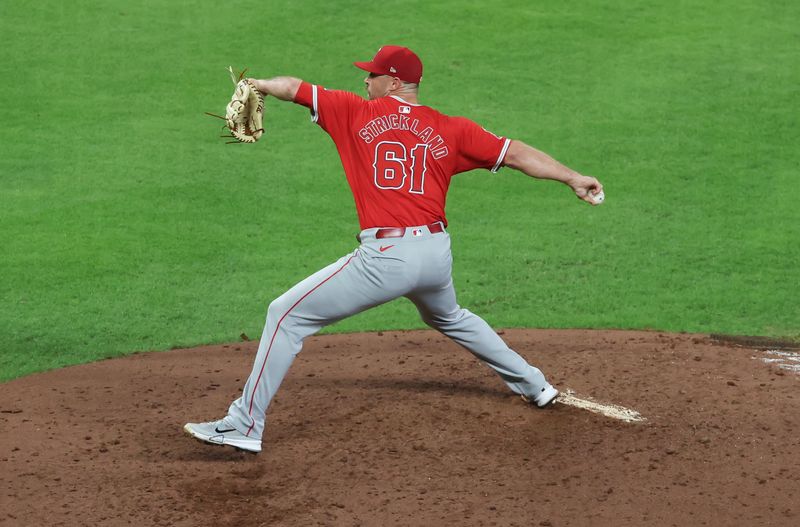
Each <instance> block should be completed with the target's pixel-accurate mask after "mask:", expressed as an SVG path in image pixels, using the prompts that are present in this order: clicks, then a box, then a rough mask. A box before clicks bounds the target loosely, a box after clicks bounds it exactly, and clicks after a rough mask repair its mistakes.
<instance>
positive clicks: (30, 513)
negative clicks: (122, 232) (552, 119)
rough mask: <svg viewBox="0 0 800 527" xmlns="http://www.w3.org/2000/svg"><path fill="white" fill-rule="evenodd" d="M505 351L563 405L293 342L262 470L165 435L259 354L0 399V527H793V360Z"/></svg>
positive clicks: (526, 348)
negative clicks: (538, 371) (623, 416)
mask: <svg viewBox="0 0 800 527" xmlns="http://www.w3.org/2000/svg"><path fill="white" fill-rule="evenodd" d="M502 333H503V336H504V338H505V339H506V340H507V342H508V343H509V344H510V345H511V346H512V347H513V348H514V349H516V350H518V351H519V352H520V353H521V354H522V355H524V356H525V357H526V358H528V359H529V360H530V361H531V362H532V363H534V364H536V365H538V366H540V367H541V368H542V369H543V370H544V371H545V373H546V374H547V375H548V377H549V378H550V380H551V381H552V382H553V383H554V384H555V385H556V386H558V387H559V388H561V389H562V390H564V389H567V388H568V389H570V390H571V391H572V394H571V398H570V399H567V402H569V403H570V404H565V403H564V402H562V403H560V404H556V405H554V406H553V407H551V408H550V409H546V410H538V409H535V408H532V407H530V406H528V405H526V404H524V403H523V402H522V401H521V400H520V399H519V398H518V397H516V396H513V395H511V394H510V393H509V392H508V391H507V390H506V388H505V386H504V385H503V384H502V383H501V381H500V380H499V379H498V378H497V377H496V376H495V375H494V374H493V373H492V372H491V371H490V370H489V369H488V368H487V367H485V366H484V365H483V364H480V363H478V362H477V361H476V360H475V359H474V358H473V357H472V356H471V355H470V354H469V353H467V352H466V351H464V350H462V349H461V348H459V347H458V346H456V345H454V344H452V343H450V342H449V341H448V340H447V339H446V338H444V337H442V336H440V335H439V334H437V333H434V332H428V331H415V332H386V333H378V334H368V335H336V336H323V337H314V338H311V339H309V340H308V341H307V345H306V348H305V350H304V351H303V353H302V354H301V355H300V356H299V357H298V359H297V360H296V361H295V364H294V366H293V368H292V370H291V371H290V372H289V376H288V377H287V378H286V381H285V382H284V385H283V387H282V388H281V391H280V392H279V393H278V396H277V398H276V400H275V402H274V404H273V406H272V408H271V410H270V414H269V419H268V423H267V433H266V436H265V438H264V439H265V440H264V451H263V452H262V453H261V454H259V455H253V454H246V453H242V452H238V451H235V450H233V449H230V448H229V447H216V446H211V445H203V444H201V443H199V442H197V441H194V440H192V439H190V438H188V437H187V436H185V435H184V434H183V432H182V430H181V428H182V426H183V424H184V423H185V422H187V421H197V420H212V419H216V418H219V417H221V416H222V415H224V413H225V411H226V409H227V407H228V404H229V402H230V401H231V400H233V399H234V398H236V397H237V396H238V395H239V390H240V389H241V386H242V384H243V382H244V379H245V376H246V375H247V373H248V372H249V371H250V367H251V363H252V360H253V357H254V354H255V348H256V345H257V343H255V342H247V343H241V344H232V345H225V346H209V347H204V348H198V349H191V350H174V351H170V352H164V353H150V354H141V355H135V356H131V357H127V358H124V359H118V360H109V361H103V362H98V363H94V364H89V365H85V366H78V367H73V368H67V369H63V370H59V371H53V372H49V373H45V374H40V375H34V376H30V377H26V378H23V379H18V380H16V381H12V382H9V383H6V384H3V385H0V423H2V429H3V433H2V436H0V459H2V467H3V470H2V471H0V525H14V526H17V525H37V526H38V525H52V526H56V525H112V526H113V525H165V526H166V525H169V526H184V525H185V526H196V525H218V526H227V525H230V526H236V527H242V526H254V525H265V526H266V525H268V526H277V525H286V526H298V525H337V526H338V525H341V526H352V525H365V526H372V525H383V526H387V525H398V526H399V525H402V526H409V525H413V526H437V525H458V526H466V525H475V526H487V525H499V526H500V525H502V526H512V525H519V526H523V525H524V526H565V525H575V526H585V525H593V526H604V525H609V526H612V525H613V526H621V525H631V526H633V525H636V526H641V525H648V526H649V525H679V526H685V525H709V526H719V525H773V526H774V525H786V526H790V525H791V526H794V525H799V524H800V505H798V501H797V496H800V435H798V430H800V391H798V388H800V375H798V373H797V372H796V368H795V369H794V370H793V369H792V367H793V366H794V365H796V364H798V360H800V359H797V357H796V355H795V352H791V351H788V352H787V351H784V352H778V351H774V350H772V351H770V350H769V349H759V348H763V346H754V347H747V346H745V345H742V344H741V343H737V342H720V341H718V340H712V339H711V338H710V337H706V336H700V335H668V334H662V333H655V332H622V331H611V332H600V331H525V330H507V331H505V332H502ZM782 353H783V354H782ZM575 401H588V402H590V403H594V404H595V405H597V408H599V409H600V410H599V411H602V409H604V408H605V409H607V408H612V405H614V406H616V407H620V408H621V409H622V410H625V411H630V412H634V413H638V414H639V415H640V416H641V419H643V420H639V421H635V420H634V421H632V422H626V421H623V420H620V419H618V418H616V417H608V416H606V415H604V414H602V413H596V412H594V411H590V410H589V409H585V408H581V407H579V406H577V405H576V403H575ZM597 408H594V409H595V410H597ZM630 415H634V414H630Z"/></svg>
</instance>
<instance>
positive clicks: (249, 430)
mask: <svg viewBox="0 0 800 527" xmlns="http://www.w3.org/2000/svg"><path fill="white" fill-rule="evenodd" d="M355 257H356V255H355V254H354V255H353V256H351V257H350V258H349V259H348V260H347V261H346V262H345V263H344V265H343V266H341V267H340V268H339V269H338V270H337V271H336V272H335V273H333V274H332V275H330V276H329V277H328V278H326V279H325V280H323V281H322V282H320V283H319V284H317V285H316V286H314V288H313V289H311V291H309V292H308V293H306V294H304V295H303V296H302V297H300V300H298V301H297V302H295V303H294V305H293V306H292V307H290V308H289V310H288V311H287V312H286V313H284V314H283V316H282V317H281V319H280V320H279V321H278V325H277V326H275V331H274V332H273V333H272V338H271V339H270V341H269V347H268V348H267V354H266V355H265V356H264V362H263V363H262V364H261V371H260V372H259V373H258V379H256V384H255V386H253V393H251V394H250V408H248V409H247V414H248V415H249V416H250V420H251V421H253V424H251V425H250V428H248V429H247V433H246V434H245V436H247V437H249V436H250V432H252V431H253V427H254V426H256V421H255V419H253V402H255V395H256V389H258V383H260V382H261V376H262V375H263V374H264V368H265V367H266V365H267V357H269V352H270V351H272V343H273V342H275V336H276V335H277V334H278V329H280V327H281V323H282V322H283V319H285V318H286V315H288V314H289V313H291V312H292V309H294V308H296V307H297V305H298V304H299V303H300V302H302V301H303V300H305V298H306V297H307V296H308V295H310V294H311V293H313V292H314V291H316V290H317V289H319V287H320V286H321V285H322V284H324V283H325V282H327V281H328V280H330V279H331V278H333V277H334V276H336V275H337V274H339V271H341V270H342V269H344V268H345V267H347V264H349V263H350V260H352V259H353V258H355Z"/></svg>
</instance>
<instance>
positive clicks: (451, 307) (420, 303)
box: [407, 279, 558, 406]
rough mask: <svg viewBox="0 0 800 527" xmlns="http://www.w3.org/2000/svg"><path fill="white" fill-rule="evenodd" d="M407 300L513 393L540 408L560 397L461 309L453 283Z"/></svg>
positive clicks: (537, 372)
mask: <svg viewBox="0 0 800 527" xmlns="http://www.w3.org/2000/svg"><path fill="white" fill-rule="evenodd" d="M407 297H408V298H409V300H411V301H412V302H414V304H415V305H416V306H417V309H418V310H419V313H420V316H421V317H422V320H424V321H425V323H426V324H428V325H429V326H431V327H432V328H434V329H437V330H439V331H440V332H442V333H443V334H445V335H447V336H448V337H450V338H451V339H453V340H454V341H455V342H457V343H458V344H460V345H462V346H463V347H465V348H466V349H467V350H468V351H470V352H471V353H472V354H473V355H475V356H476V357H477V358H478V359H480V360H482V361H483V362H485V363H486V364H487V365H488V366H489V367H490V368H492V369H493V370H494V371H495V372H497V374H498V375H500V377H501V378H502V379H503V381H505V383H506V384H507V385H508V387H509V388H511V390H512V391H513V392H514V393H518V394H520V395H522V396H524V397H525V398H526V399H527V400H529V401H532V402H535V403H536V404H537V405H539V406H545V405H546V404H548V403H550V402H551V401H552V400H553V399H554V398H555V396H556V395H557V394H558V392H557V391H555V389H553V388H552V387H551V386H550V384H549V383H548V382H547V380H546V379H545V377H544V374H543V373H542V372H541V371H540V370H539V369H538V368H535V367H534V366H531V365H530V364H528V362H527V361H526V360H525V359H524V358H522V357H521V356H520V355H519V354H518V353H516V352H515V351H513V350H512V349H511V348H509V347H508V346H507V345H506V343H505V342H504V341H503V339H501V338H500V336H499V335H498V334H497V333H495V331H494V330H493V329H492V328H491V327H490V326H489V324H487V323H486V321H485V320H483V319H482V318H481V317H479V316H477V315H475V314H474V313H471V312H470V311H468V310H466V309H463V308H462V307H461V306H459V305H458V303H457V302H456V293H455V289H454V288H453V281H452V279H451V280H449V282H448V283H447V284H446V285H444V286H442V287H441V288H439V289H433V290H425V291H415V292H414V293H412V294H409V295H407ZM551 390H552V392H555V393H552V392H551ZM544 399H547V400H546V402H545V401H544ZM540 401H541V402H543V403H544V404H539V403H540Z"/></svg>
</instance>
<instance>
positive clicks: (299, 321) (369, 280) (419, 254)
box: [227, 226, 547, 438]
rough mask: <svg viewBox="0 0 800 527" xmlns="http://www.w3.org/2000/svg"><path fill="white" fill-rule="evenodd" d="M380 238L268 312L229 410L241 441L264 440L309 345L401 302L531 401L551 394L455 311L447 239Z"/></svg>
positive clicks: (498, 342) (482, 326)
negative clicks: (282, 391) (324, 332)
mask: <svg viewBox="0 0 800 527" xmlns="http://www.w3.org/2000/svg"><path fill="white" fill-rule="evenodd" d="M376 231H377V229H367V230H365V231H362V232H361V234H360V235H359V239H360V240H361V245H360V246H359V247H358V248H357V249H356V250H355V251H353V252H352V253H350V254H348V255H347V256H344V257H342V258H340V259H339V260H338V261H337V262H335V263H333V264H331V265H329V266H327V267H325V268H324V269H322V270H321V271H318V272H316V273H314V274H313V275H311V276H309V277H308V278H306V279H305V280H303V281H302V282H300V283H298V284H297V285H295V286H294V287H292V288H291V289H289V290H288V291H287V292H286V293H284V294H283V295H281V296H280V297H279V298H277V299H276V300H275V301H273V302H272V303H271V304H270V306H269V310H268V311H267V322H266V325H265V326H264V333H263V334H262V336H261V342H260V344H259V346H258V353H257V355H256V359H255V363H254V365H253V370H252V372H251V373H250V377H249V378H248V379H247V383H246V384H245V386H244V390H243V393H242V396H241V397H240V398H239V399H237V400H236V401H234V402H233V403H232V404H231V406H230V408H229V409H228V418H227V422H228V423H230V424H231V425H233V426H235V427H236V428H237V429H238V430H239V431H240V432H242V433H243V434H245V435H247V436H249V437H254V438H260V437H261V436H262V434H263V432H264V422H265V419H266V412H267V407H268V406H269V403H270V401H271V400H272V398H273V396H274V395H275V392H277V391H278V387H279V386H280V384H281V381H283V378H284V377H285V376H286V373H287V371H288V370H289V367H290V366H291V365H292V361H294V358H295V356H296V355H297V354H298V353H300V350H301V349H302V347H303V340H304V339H305V338H306V337H308V336H311V335H313V334H314V333H316V332H317V331H319V330H320V329H322V328H323V327H325V326H327V325H329V324H332V323H334V322H337V321H339V320H342V319H344V318H347V317H349V316H352V315H355V314H356V313H360V312H361V311H364V310H366V309H369V308H371V307H375V306H377V305H380V304H383V303H385V302H388V301H390V300H394V299H395V298H398V297H401V296H405V297H406V298H408V299H409V300H411V301H412V302H413V303H414V304H415V305H416V306H417V309H418V310H419V313H420V315H421V316H422V319H423V320H424V321H425V323H426V324H428V325H429V326H431V327H433V328H435V329H437V330H439V331H440V332H442V333H443V334H445V335H447V336H448V337H450V338H451V339H453V340H454V341H455V342H457V343H458V344H461V345H462V346H463V347H465V348H466V349H467V350H469V351H470V352H472V354H473V355H475V356H476V357H477V358H478V359H480V360H482V361H483V362H485V363H486V364H487V365H488V366H489V367H490V368H492V369H493V370H494V371H496V372H497V373H498V375H500V377H501V378H502V379H503V381H505V383H506V384H507V385H508V386H509V387H510V388H511V390H512V391H513V392H515V393H518V394H522V395H526V396H528V397H529V398H531V399H533V396H534V395H535V394H538V393H539V392H540V391H541V389H542V388H543V387H544V386H546V384H547V381H546V380H545V378H544V375H543V374H542V372H541V371H539V370H538V369H537V368H534V367H533V366H531V365H529V364H528V363H527V362H526V361H525V359H523V358H522V357H521V356H519V355H518V354H517V353H516V352H514V351H513V350H511V349H510V348H509V347H508V346H507V345H506V344H505V342H503V340H502V339H501V338H500V337H499V336H498V335H497V333H495V332H494V331H493V330H492V328H491V327H489V325H488V324H487V323H486V322H485V321H484V320H483V319H482V318H480V317H479V316H477V315H474V314H473V313H470V312H469V311H467V310H466V309H463V308H461V307H460V306H459V305H458V304H457V303H456V293H455V290H454V289H453V279H452V276H451V270H452V262H453V261H452V256H451V253H450V236H449V235H448V234H447V232H440V233H435V234H431V232H430V231H429V230H428V228H427V227H426V226H422V227H409V228H407V229H406V232H405V235H404V236H403V237H402V238H383V239H376V237H375V233H376Z"/></svg>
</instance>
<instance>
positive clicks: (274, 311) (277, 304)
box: [267, 294, 292, 322]
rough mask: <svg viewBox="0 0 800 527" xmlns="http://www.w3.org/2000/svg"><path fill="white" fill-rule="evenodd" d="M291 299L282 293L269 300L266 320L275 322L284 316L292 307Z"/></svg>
mask: <svg viewBox="0 0 800 527" xmlns="http://www.w3.org/2000/svg"><path fill="white" fill-rule="evenodd" d="M291 300H292V299H290V298H287V295H285V294H283V295H281V296H279V297H278V298H276V299H275V300H273V301H272V302H270V304H269V307H268V308H267V322H270V321H272V322H277V321H278V320H280V319H281V318H283V317H284V316H286V315H287V314H288V313H289V310H291V309H292V303H291Z"/></svg>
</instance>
